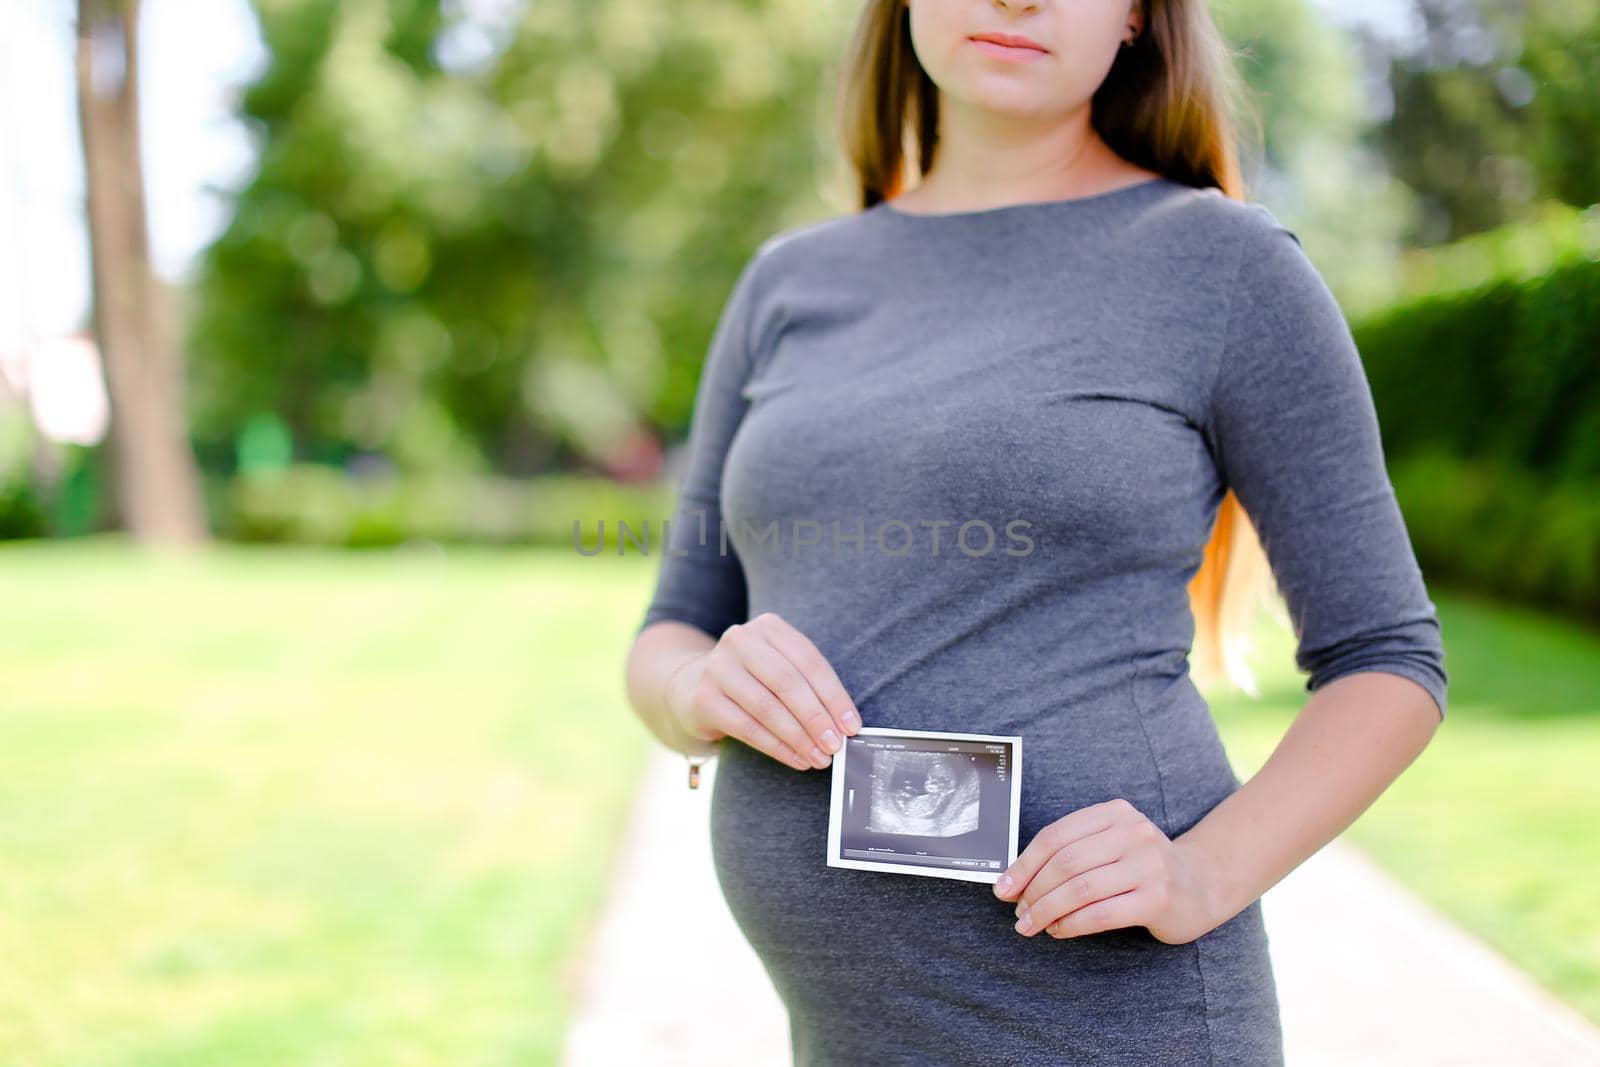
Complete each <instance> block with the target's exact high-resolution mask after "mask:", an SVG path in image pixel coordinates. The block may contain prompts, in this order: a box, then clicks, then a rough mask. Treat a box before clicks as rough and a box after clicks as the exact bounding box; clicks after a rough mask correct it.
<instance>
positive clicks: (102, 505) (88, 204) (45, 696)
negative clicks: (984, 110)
mask: <svg viewBox="0 0 1600 1067" xmlns="http://www.w3.org/2000/svg"><path fill="white" fill-rule="evenodd" d="M856 7H857V5H856V4H855V3H847V2H844V0H766V2H762V3H756V2H751V0H695V2H693V3H690V2H687V0H686V2H682V3H672V4H650V3H638V2H633V0H589V2H585V3H577V2H574V0H343V2H334V0H253V2H246V0H204V2H201V0H143V2H133V0H127V2H120V0H0V627H3V630H0V632H3V633H4V634H5V638H4V640H3V641H0V961H3V962H0V1062H4V1063H7V1064H19V1065H22V1064H26V1065H29V1067H45V1065H51V1067H54V1065H66V1064H74V1065H85V1064H92V1065H108V1067H109V1065H134V1064H140V1065H145V1064H162V1065H168V1064H174V1065H175V1064H221V1063H226V1064H229V1065H231V1067H246V1065H250V1064H266V1063H272V1064H279V1063H325V1064H333V1063H337V1064H383V1065H399V1064H451V1065H463V1064H512V1063H516V1064H525V1063H544V1062H553V1061H554V1060H555V1058H556V1056H557V1054H558V1050H559V1048H560V1046H561V1042H562V1035H563V1033H564V1032H565V1029H566V1027H567V1023H568V1020H569V1017H570V1013H571V1011H572V992H573V981H572V975H573V974H574V973H575V968H577V967H578V966H579V965H580V962H581V960H582V958H583V954H584V951H585V945H586V938H587V937H588V936H589V933H590V931H591V930H592V928H593V925H594V923H595V920H596V914H597V910H598V909H599V908H600V906H601V904H602V902H603V898H604V891H605V888H606V886H607V884H608V881H609V879H610V877H611V874H612V866H611V864H612V858H613V852H614V849H615V845H616V842H617V840H618V835H619V833H620V832H621V830H622V828H623V824H624V817H625V814H626V811H627V805H628V804H629V802H630V799H631V798H632V796H633V793H634V789H635V788H636V786H637V782H638V779H639V771H640V768H641V766H642V763H643V760H644V759H645V757H646V755H647V754H648V752H649V749H650V746H651V745H652V744H654V742H653V741H652V740H651V739H650V737H649V735H648V734H647V733H646V731H645V730H644V728H643V727H642V726H641V725H640V724H639V723H638V721H637V720H636V719H635V718H634V717H633V715H632V714H631V712H630V711H629V709H628V708H627V706H626V703H625V700H624V698H623V695H622V686H621V671H622V660H623V656H624V654H625V652H626V648H627V644H628V641H629V640H630V638H631V636H632V632H633V629H634V628H635V627H636V626H637V624H638V621H639V619H640V617H641V615H642V612H643V609H644V606H645V601H646V599H647V597H648V594H649V591H650V586H651V583H652V582H653V579H654V573H655V568H656V565H657V564H656V560H655V558H653V556H652V555H650V554H646V553H643V552H640V551H638V550H637V547H636V546H635V545H634V544H633V543H627V544H623V543H622V542H619V541H618V538H617V530H618V522H619V521H626V522H627V523H628V524H629V525H630V527H631V528H632V529H633V530H634V531H635V532H636V533H637V532H642V531H644V530H646V529H648V530H649V531H650V535H651V536H656V535H658V534H659V524H660V521H661V519H662V518H663V517H665V516H668V515H670V513H671V501H672V494H673V491H674V487H675V483H674V478H675V477H676V472H677V470H678V469H679V468H678V465H677V464H678V461H679V460H680V458H681V455H682V453H681V442H682V440H683V438H684V435H685V432H686V428H687V424H688V419H689V416H690V412H691V408H692V403H693V397H694V390H695V385H696V382H697V380H698V376H699V372H700V366H701V363H702V361H703V359H704V355H705V349H706V345H707V343H708V341H709V339H710V336H711V331H712V328H713V326H714V324H715V321H716V317H717V315H718V313H719V311H720V309H721V306H722V303H723V301H724V299H725V298H726V296H727V294H728V291H729V289H730V287H731V285H732V282H733V280H734V277H735V276H736V274H737V272H738V270H739V268H740V267H741V266H742V264H743V263H744V261H745V260H746V258H747V257H748V256H749V255H750V253H751V252H752V250H753V249H754V248H755V247H756V245H758V244H759V243H760V242H761V241H762V240H763V239H765V238H766V237H768V236H770V235H771V234H773V233H775V232H777V231H778V230H780V229H784V228H787V227H790V226H796V225H801V224H804V223H807V222H810V221H813V220H819V219H822V218H825V217H828V216H831V215H836V214H839V213H841V212H847V211H851V210H854V209H855V204H854V202H853V201H852V200H851V192H852V190H851V189H850V186H849V183H848V181H847V176H846V174H845V172H844V171H843V169H842V167H841V165H840V161H839V159H838V157H837V151H836V147H835V143H834V139H833V127H832V110H831V109H832V106H833V103H834V89H835V83H834V79H835V77H836V73H837V68H838V63H839V57H840V56H841V53H842V48H843V44H844V40H845V37H846V34H847V33H848V31H849V29H850V25H851V20H852V18H853V17H854V14H855V11H856ZM1212 7H1213V10H1214V12H1215V15H1216V17H1217V19H1218V22H1219V23H1220V24H1221V25H1222V27H1223V29H1224V31H1225V33H1226V35H1227V36H1228V38H1229V40H1230V41H1231V42H1232V43H1233V45H1234V46H1235V48H1236V49H1237V53H1238V54H1237V62H1238V63H1239V66H1240V68H1241V70H1242V72H1243V74H1244V76H1245V78H1246V80H1247V81H1248V83H1249V85H1250V86H1251V89H1252V97H1253V100H1254V101H1255V106H1256V107H1257V109H1258V110H1259V112H1260V115H1261V129H1262V131H1263V135H1262V136H1261V137H1260V138H1259V139H1258V140H1252V141H1248V142H1247V143H1246V146H1245V150H1246V160H1247V173H1248V175H1249V179H1250V184H1251V189H1252V193H1253V196H1254V198H1256V199H1259V200H1262V201H1263V202H1265V203H1266V204H1267V205H1268V206H1269V207H1271V208H1272V209H1273V211H1274V212H1275V213H1276V214H1278V215H1279V217H1280V218H1282V219H1283V220H1284V221H1285V222H1286V223H1287V224H1288V225H1290V226H1291V228H1293V229H1294V230H1295V231H1296V232H1297V234H1298V235H1299V236H1300V237H1301V239H1302V242H1303V243H1304V245H1305V246H1306V248H1307V251H1308V253H1309V254H1310V256H1311V258H1312V259H1313V261H1314V262H1316V264H1317V266H1318V267H1319V268H1320V269H1321V270H1322V272H1323V274H1324V276H1325V277H1326V278H1327V280H1328V282H1329V284H1330V286H1331V287H1332V288H1333V289H1334V291H1335V293H1336V295H1337V296H1338V297H1339V299H1340V302H1341V304H1342V305H1343V306H1344V308H1345V311H1346V313H1347V315H1348V317H1349V319H1350V321H1351V324H1352V327H1353V329H1354V330H1355V333H1356V338H1357V341H1358V344H1359V346H1360V348H1361V351H1362V354H1363V357H1364V359H1365V362H1366V366H1367V371H1368V375H1369V378H1370V380H1371V382H1372V386H1373V391H1374V396H1375V399H1376V402H1377V406H1378V409H1379V416H1380V421H1381V423H1382V426H1383V431H1384V445H1385V453H1386V457H1387V459H1388V463H1389V468H1390V473H1391V477H1392V478H1393V480H1394V483H1395V486H1396V490H1397V492H1398V495H1399V498H1400V501H1401V505H1402V508H1403V511H1404V514H1405V518H1406V521H1407V525H1408V528H1409V529H1410V531H1411V535H1412V538H1413V541H1414V544H1415V547H1416V550H1417V553H1418V557H1419V559H1420V561H1421V564H1422V566H1423V569H1424V572H1425V575H1426V578H1427V580H1428V582H1429V587H1430V591H1431V592H1432V594H1433V596H1434V599H1435V601H1436V603H1437V605H1438V607H1439V611H1440V617H1441V621H1442V626H1443V632H1444V635H1445V640H1446V644H1447V649H1448V664H1447V665H1448V668H1449V670H1450V673H1451V681H1452V688H1451V700H1452V703H1451V716H1450V719H1449V721H1448V722H1447V724H1446V725H1445V726H1444V727H1443V728H1442V729H1441V732H1440V734H1439V736H1438V737H1437V739H1436V740H1435V741H1434V743H1433V744H1432V746H1430V749H1429V751H1428V752H1427V754H1426V755H1425V757H1424V758H1423V759H1421V760H1420V761H1419V762H1418V763H1417V764H1416V765H1415V766H1414V767H1413V768H1412V769H1410V770H1409V771H1408V772H1407V773H1406V774H1405V775H1403V776H1402V778H1401V779H1400V781H1399V782H1397V783H1396V785H1395V786H1394V787H1393V788H1392V789H1391V790H1390V791H1389V792H1388V793H1386V794H1385V795H1384V796H1383V797H1382V798H1381V799H1380V800H1379V802H1378V803H1377V804H1376V805H1375V806H1374V807H1373V808H1372V809H1371V810H1370V811H1369V812H1368V813H1367V814H1365V815H1364V816H1363V817H1362V818H1361V820H1360V821H1359V822H1358V823H1357V824H1356V825H1355V826H1354V827H1353V828H1352V829H1351V831H1350V832H1349V834H1348V835H1347V837H1348V838H1349V839H1350V840H1352V841H1354V842H1355V843H1357V844H1358V845H1359V846H1360V847H1361V848H1362V849H1363V850H1365V851H1366V852H1367V853H1368V854H1369V855H1371V856H1372V857H1373V858H1375V859H1376V860H1378V861H1379V862H1380V863H1381V864H1382V865H1383V866H1384V868H1385V869H1386V870H1388V871H1390V872H1391V873H1392V874H1394V875H1395V876H1396V877H1397V878H1400V879H1402V880H1403V881H1404V882H1405V883H1406V884H1407V885H1408V886H1409V887H1411V888H1412V889H1414V890H1415V892H1416V893H1417V894H1418V895H1419V896H1421V897H1423V898H1424V899H1426V900H1427V901H1428V902H1429V903H1430V904H1431V905H1432V906H1434V907H1436V908H1437V909H1439V911H1441V912H1442V913H1444V914H1446V915H1448V916H1450V917H1451V918H1452V919H1454V920H1455V921H1457V922H1459V923H1460V924H1461V925H1462V926H1463V927H1464V928H1466V929H1468V930H1470V931H1472V932H1473V933H1474V934H1475V935H1477V936H1479V937H1482V938H1483V939H1485V940H1486V941H1488V942H1489V943H1490V944H1492V945H1493V946H1494V947H1495V948H1496V949H1497V950H1498V951H1500V952H1502V953H1503V954H1504V955H1505V956H1506V957H1507V958H1508V959H1510V960H1511V961H1513V962H1514V963H1515V964H1516V965H1517V966H1518V967H1520V968H1522V969H1524V970H1525V971H1527V972H1528V973H1529V974H1531V975H1532V976H1534V977H1535V978H1536V979H1537V981H1538V982H1539V983H1540V984H1541V985H1542V986H1543V987H1545V988H1546V989H1547V990H1548V991H1550V992H1551V993H1553V994H1554V995H1556V996H1558V997H1559V998H1561V999H1562V1000H1564V1001H1565V1002H1567V1003H1568V1004H1570V1005H1571V1006H1573V1007H1574V1008H1575V1009H1577V1010H1578V1011H1579V1012H1581V1013H1583V1014H1584V1015H1586V1016H1588V1017H1589V1018H1590V1019H1592V1020H1595V1021H1600V907H1597V906H1596V904H1595V890H1594V886H1595V884H1596V882H1597V881H1600V852H1597V850H1596V848H1595V847H1594V843H1593V834H1594V831H1595V828H1596V827H1597V826H1600V787H1597V786H1596V779H1595V772H1594V769H1593V768H1594V767H1596V766H1597V765H1600V633H1597V627H1596V623H1597V620H1600V205H1597V204H1596V201H1600V8H1597V6H1596V5H1594V4H1593V3H1591V2H1589V0H1542V2H1538V3H1533V2H1528V3H1523V2H1519V0H1368V2H1366V3H1350V2H1335V0H1318V2H1315V3H1312V2H1306V0H1215V2H1214V3H1213V5H1212ZM575 524H576V525H577V527H578V529H577V530H575ZM575 535H576V536H575ZM623 549H626V550H625V551H624V550H623ZM596 550H599V551H598V552H597V551H596ZM1259 638H1260V651H1259V653H1258V655H1257V657H1256V659H1255V667H1256V669H1257V671H1258V673H1259V674H1260V677H1261V679H1262V691H1261V694H1260V696H1259V697H1258V698H1253V699H1252V698H1247V697H1245V696H1243V695H1241V694H1238V693H1218V694H1216V695H1215V696H1214V697H1213V702H1214V706H1215V708H1216V710H1217V714H1218V718H1219V722H1220V723H1221V725H1222V728H1223V732H1224V737H1225V740H1226V742H1227V744H1228V747H1229V751H1230V754H1231V755H1232V757H1233V759H1234V761H1235V764H1236V765H1237V767H1238V768H1239V770H1240V773H1241V774H1248V773H1249V772H1250V771H1251V770H1253V768H1254V767H1255V766H1257V765H1259V762H1260V761H1261V760H1263V759H1264V758H1265V756H1266V754H1267V753H1268V752H1269V751H1270V749H1271V746H1272V744H1273V743H1274V742H1275V741H1276V739H1277V738H1278V736H1280V735H1281V733H1282V730H1283V729H1284V728H1285V726H1286V724H1287V722H1288V720H1289V719H1290V718H1291V717H1292V716H1293V714H1294V713H1295V711H1296V710H1298V708H1299V706H1300V703H1301V702H1302V701H1303V699H1304V695H1305V694H1304V691H1303V677H1302V676H1299V675H1297V674H1296V673H1295V672H1294V669H1293V665H1292V662H1291V659H1290V655H1291V652H1292V639H1291V638H1290V636H1289V635H1288V634H1287V633H1285V632H1284V631H1283V630H1282V629H1281V627H1278V626H1276V625H1275V624H1274V623H1273V622H1272V621H1271V619H1270V618H1264V619H1263V620H1262V622H1261V626H1260V631H1259Z"/></svg>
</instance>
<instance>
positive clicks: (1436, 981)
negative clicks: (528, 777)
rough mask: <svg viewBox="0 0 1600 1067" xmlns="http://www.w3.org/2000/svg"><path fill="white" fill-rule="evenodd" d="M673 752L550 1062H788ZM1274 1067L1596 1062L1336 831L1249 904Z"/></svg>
mask: <svg viewBox="0 0 1600 1067" xmlns="http://www.w3.org/2000/svg"><path fill="white" fill-rule="evenodd" d="M715 774H716V761H714V760H713V761H712V762H711V763H708V764H706V766H705V768H704V769H703V771H702V775H701V783H700V790H699V791H698V792H695V791H691V790H689V789H688V788H686V785H685V770H684V763H683V759H682V757H680V756H678V755H676V754H675V753H671V752H668V751H667V750H666V749H664V748H659V747H658V748H657V749H656V750H655V754H654V756H653V757H652V760H651V762H650V763H649V773H648V776H647V779H646V781H645V782H644V783H643V787H642V788H641V790H640V793H639V796H638V799H637V803H636V807H635V816H634V820H633V823H632V826H631V828H630V831H629V835H628V839H627V840H626V841H625V842H624V843H623V853H622V857H623V858H622V861H621V865H620V869H619V871H618V874H617V878H616V880H615V883H614V894H613V897H612V899H611V900H610V901H609V903H608V905H607V909H606V912H605V914H604V917H603V919H602V921H601V923H600V926H599V927H598V929H597V931H596V935H595V939H594V942H593V944H592V949H591V953H590V956H589V958H588V959H587V960H586V961H585V964H584V968H583V970H582V972H581V973H580V974H579V976H578V978H577V981H578V986H579V988H578V991H577V992H578V997H579V1011H578V1013H577V1015H576V1017H575V1019H574V1020H573V1025H572V1028H571V1030H570V1033H569V1038H568V1047H567V1054H566V1059H565V1064H566V1067H612V1065H615V1064H622V1063H626V1064H630V1065H638V1067H676V1065H679V1064H682V1065H688V1064H694V1065H697V1067H721V1065H727V1067H751V1065H768V1064H771V1065H784V1064H788V1063H789V1046H788V1024H787V1021H786V1018H785V1016H784V1011H783V1005H782V1003H781V1002H780V1001H779V1000H778V998H777V995H776V994H775V993H774V992H773V989H772V985H771V983H770V981H769V980H768V979H767V976H766V972H765V971H764V970H763V969H762V967H761V963H760V961H759V960H758V959H757V958H756V956H755V955H754V953H753V952H752V951H751V950H750V948H749V946H748V944H746V942H745V941H744V939H743V937H742V935H741V934H740V933H739V930H738V928H737V927H736V926H735V925H734V922H733V918H732V916H731V915H730V914H729V913H728V909H727V906H726V905H725V904H724V903H723V900H722V894H721V890H720V889H719V887H718V885H717V881H716V877H715V874H714V873H713V871H712V867H711V848H710V840H709V835H708V826H707V813H708V808H709V800H710V796H711V789H712V786H713V785H714V783H715ZM1262 912H1263V915H1264V916H1265V919H1266V923H1267V933H1268V937H1269V939H1270V941H1271V943H1272V952H1273V969H1274V972H1275V974H1276V976H1277V982H1278V995H1279V1001H1280V1004H1281V1008H1282V1016H1283V1027H1284V1044H1285V1049H1286V1052H1287V1059H1288V1063H1289V1065H1290V1067H1323V1065H1328V1067H1332V1065H1335V1064H1337V1065H1341V1067H1343V1065H1346V1064H1351V1063H1361V1064H1363V1065H1368V1067H1385V1065H1391V1064H1392V1065H1395V1067H1400V1065H1405V1067H1432V1065H1438V1067H1444V1065H1450V1067H1480V1065H1481V1067H1491V1065H1492V1067H1510V1065H1521V1064H1539V1065H1541V1067H1578V1065H1594V1067H1600V1030H1597V1029H1596V1028H1595V1027H1594V1026H1592V1025H1590V1024H1589V1023H1588V1022H1587V1021H1586V1020H1584V1019H1583V1018H1582V1017H1580V1016H1578V1015H1577V1014H1576V1013H1575V1012H1573V1011H1571V1010H1570V1009H1568V1008H1566V1007H1565V1006H1564V1005H1562V1004H1561V1003H1559V1002H1558V1001H1556V1000H1554V999H1553V998H1552V997H1550V996H1549V995H1548V994H1546V993H1544V992H1543V991H1542V990H1541V989H1539V988H1538V987H1537V986H1535V985H1534V984H1533V982H1532V981H1531V980H1529V979H1528V978H1526V977H1525V976H1523V975H1522V974H1521V973H1520V972H1518V971H1515V970H1513V969H1512V968H1511V967H1510V966H1508V965H1507V964H1506V962H1505V961H1504V960H1503V959H1502V958H1501V957H1499V956H1498V955H1496V954H1495V953H1494V952H1493V951H1491V950H1490V949H1488V948H1487V947H1485V946H1484V945H1482V944H1481V943H1479V942H1478V941H1476V940H1475V939H1474V938H1472V937H1471V936H1470V935H1468V934H1466V933H1464V932H1463V931H1461V930H1460V929H1458V928H1457V927H1455V926H1453V925H1452V924H1451V923H1449V922H1448V921H1446V920H1444V919H1443V918H1441V917H1440V916H1438V915H1437V914H1436V913H1434V912H1432V911H1430V910H1429V909H1428V908H1427V907H1425V906H1424V905H1423V904H1422V903H1421V902H1420V901H1418V900H1417V899H1416V898H1415V897H1414V896H1413V895H1412V894H1410V893H1409V892H1407V891H1406V890H1405V889H1404V888H1402V887H1401V886H1400V885H1399V884H1397V883H1395V882H1394V881H1393V880H1392V879H1390V878H1388V877H1387V876H1386V875H1384V874H1383V873H1382V872H1381V871H1380V870H1378V869H1377V868H1376V867H1374V866H1373V865H1372V864H1371V863H1369V862H1367V861H1366V860H1365V859H1364V858H1363V857H1362V856H1361V855H1360V854H1359V853H1357V852H1356V851H1354V850H1353V849H1352V848H1350V847H1349V846H1347V845H1343V844H1341V843H1340V842H1338V841H1335V842H1334V843H1333V844H1332V845H1330V846H1328V847H1327V848H1324V849H1323V850H1322V851H1321V852H1319V853H1317V855H1315V856H1313V857H1312V858H1311V859H1310V860H1308V861H1306V862H1305V863H1304V864H1302V865H1301V866H1300V867H1299V868H1297V869H1296V870H1295V871H1294V872H1292V873H1291V874H1290V875H1289V877H1287V878H1285V879H1284V880H1283V881H1282V882H1281V883H1279V884H1278V885H1276V886H1274V887H1273V888H1272V889H1271V890H1270V891H1269V892H1268V893H1267V894H1266V896H1265V897H1263V898H1262Z"/></svg>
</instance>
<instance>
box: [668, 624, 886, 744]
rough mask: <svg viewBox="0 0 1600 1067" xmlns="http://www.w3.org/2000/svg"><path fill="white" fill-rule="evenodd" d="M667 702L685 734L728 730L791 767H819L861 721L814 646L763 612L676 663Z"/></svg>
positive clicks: (704, 735) (709, 737) (711, 735)
mask: <svg viewBox="0 0 1600 1067" xmlns="http://www.w3.org/2000/svg"><path fill="white" fill-rule="evenodd" d="M667 707H668V709H669V710H670V711H671V712H672V714H673V716H674V718H675V719H676V720H677V723H678V725H679V727H680V728H681V729H682V730H683V731H684V732H685V733H687V734H689V735H690V736H692V737H695V738H698V739H699V740H702V741H716V740H718V739H720V738H723V737H734V738H737V739H739V740H740V741H743V742H744V743H745V744H747V745H749V746H750V747H751V748H754V749H756V750H757V751H760V752H764V753H766V754H767V755H769V756H771V757H773V758H774V759H777V760H781V761H782V762H784V763H787V764H788V765H789V766H791V767H793V768H794V769H795V770H799V771H805V770H811V769H813V768H817V769H820V768H823V767H827V766H828V765H829V764H831V763H832V756H833V753H835V752H837V751H839V749H840V748H841V747H843V745H844V737H845V736H846V735H848V734H854V733H855V732H856V731H857V730H859V729H860V728H861V713H860V712H859V711H858V710H857V709H856V706H855V702H854V701H852V700H851V699H850V696H849V694H848V693H846V692H845V690H844V685H843V684H842V683H841V682H840V681H839V676H838V675H837V674H835V673H834V670H833V667H832V666H830V665H829V663H828V661H827V659H826V658H825V657H824V656H823V655H822V653H821V652H819V651H818V650H817V646H816V645H814V644H812V643H811V639H810V638H808V637H806V635H805V634H803V633H801V632H800V631H799V630H797V629H795V628H794V627H793V626H791V625H790V624H789V623H788V622H786V621H784V619H783V618H782V617H780V616H779V615H777V614H776V613H774V612H770V611H768V612H763V613H762V614H760V615H758V616H756V617H755V618H753V619H751V620H750V621H749V622H744V623H739V624H736V625H734V626H730V627H728V629H727V630H725V631H724V632H723V634H722V636H721V637H720V638H718V640H717V643H716V644H715V645H714V646H712V648H711V649H710V650H709V651H707V652H704V653H702V654H701V655H699V656H696V657H695V658H694V659H692V660H690V661H689V662H688V663H686V664H684V665H683V666H682V667H680V668H678V670H677V671H676V672H675V673H674V674H673V675H672V677H671V678H670V679H669V680H668V682H667Z"/></svg>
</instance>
